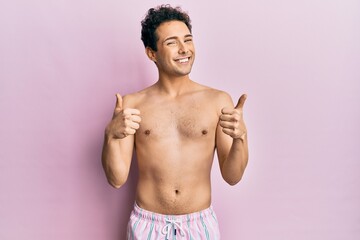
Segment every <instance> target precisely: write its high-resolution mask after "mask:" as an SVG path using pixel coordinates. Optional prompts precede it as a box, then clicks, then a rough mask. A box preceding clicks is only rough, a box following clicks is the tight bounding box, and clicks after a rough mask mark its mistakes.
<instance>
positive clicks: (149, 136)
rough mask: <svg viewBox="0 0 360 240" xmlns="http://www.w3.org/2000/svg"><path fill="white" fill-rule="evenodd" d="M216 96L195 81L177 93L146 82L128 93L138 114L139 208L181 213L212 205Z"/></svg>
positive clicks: (137, 196)
mask: <svg viewBox="0 0 360 240" xmlns="http://www.w3.org/2000/svg"><path fill="white" fill-rule="evenodd" d="M220 95H221V92H220V91H217V90H214V89H210V88H208V87H204V86H201V85H198V84H194V89H193V90H191V91H189V92H187V93H185V94H182V95H181V96H176V97H169V96H167V95H161V94H159V93H158V92H156V91H154V90H153V89H152V88H151V87H150V88H149V89H145V90H143V91H141V92H139V93H136V94H133V95H132V96H131V97H130V99H131V100H130V101H129V102H130V103H129V104H130V105H129V107H132V108H137V109H139V110H140V112H141V118H142V121H141V123H140V128H139V129H138V130H137V132H136V135H135V151H136V156H137V160H138V167H139V181H138V186H137V195H136V201H137V204H138V205H139V206H140V207H142V208H144V209H147V210H150V211H153V212H157V213H162V214H185V213H190V212H196V211H199V210H202V209H205V208H207V207H209V206H210V203H211V185H210V170H211V166H212V163H213V156H214V151H215V136H216V129H217V124H218V118H219V114H220V110H221V109H220V106H218V104H217V102H218V101H217V99H218V98H219V96H220Z"/></svg>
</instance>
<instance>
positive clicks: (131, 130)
mask: <svg viewBox="0 0 360 240" xmlns="http://www.w3.org/2000/svg"><path fill="white" fill-rule="evenodd" d="M140 122H141V117H140V111H139V110H138V109H134V108H125V109H123V101H122V97H121V95H120V94H118V93H117V94H116V106H115V110H114V115H113V118H112V120H111V122H110V123H109V125H108V126H107V134H109V135H111V136H112V137H113V138H115V139H122V138H125V137H127V136H128V135H134V134H135V133H136V130H137V129H139V127H140Z"/></svg>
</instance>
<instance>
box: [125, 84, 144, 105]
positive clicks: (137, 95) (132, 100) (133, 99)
mask: <svg viewBox="0 0 360 240" xmlns="http://www.w3.org/2000/svg"><path fill="white" fill-rule="evenodd" d="M146 91H147V89H143V90H141V91H138V92H134V93H129V94H126V95H125V96H124V97H123V102H124V104H125V105H126V106H128V107H131V108H135V107H136V106H137V105H138V104H139V103H140V102H141V101H142V100H143V99H144V97H145V96H146Z"/></svg>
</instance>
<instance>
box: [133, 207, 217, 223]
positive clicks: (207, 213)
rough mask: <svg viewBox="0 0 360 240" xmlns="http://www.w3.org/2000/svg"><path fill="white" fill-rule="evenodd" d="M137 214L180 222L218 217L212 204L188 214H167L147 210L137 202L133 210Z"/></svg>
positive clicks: (154, 218)
mask: <svg viewBox="0 0 360 240" xmlns="http://www.w3.org/2000/svg"><path fill="white" fill-rule="evenodd" d="M132 213H133V214H134V215H135V216H137V217H139V218H142V219H145V220H150V221H158V222H167V221H168V220H173V221H178V222H191V221H197V220H199V219H204V218H208V217H212V218H214V219H216V215H215V213H214V210H213V207H212V205H210V207H209V208H206V209H204V210H201V211H198V212H193V213H188V214H181V215H166V214H160V213H154V212H151V211H148V210H145V209H143V208H141V207H139V206H138V205H137V204H136V202H135V204H134V210H133V212H132Z"/></svg>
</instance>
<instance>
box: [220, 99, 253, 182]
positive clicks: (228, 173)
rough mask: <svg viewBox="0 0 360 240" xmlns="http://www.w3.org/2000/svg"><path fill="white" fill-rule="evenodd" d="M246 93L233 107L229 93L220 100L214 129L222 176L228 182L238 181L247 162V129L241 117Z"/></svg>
mask: <svg viewBox="0 0 360 240" xmlns="http://www.w3.org/2000/svg"><path fill="white" fill-rule="evenodd" d="M245 100H246V95H242V96H241V97H240V99H239V102H238V104H237V105H236V107H235V108H234V107H233V106H234V105H233V103H232V100H231V98H230V96H229V95H227V94H226V97H224V99H223V100H222V101H221V102H222V104H223V106H224V108H222V110H221V115H220V117H219V123H218V126H217V130H216V147H217V155H218V159H219V165H220V170H221V174H222V177H223V178H224V180H225V181H226V182H227V183H228V184H230V185H235V184H236V183H238V182H239V181H240V180H241V178H242V176H243V174H244V171H245V168H246V165H247V163H248V158H249V153H248V142H247V130H246V126H245V122H244V119H243V106H244V103H245Z"/></svg>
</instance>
